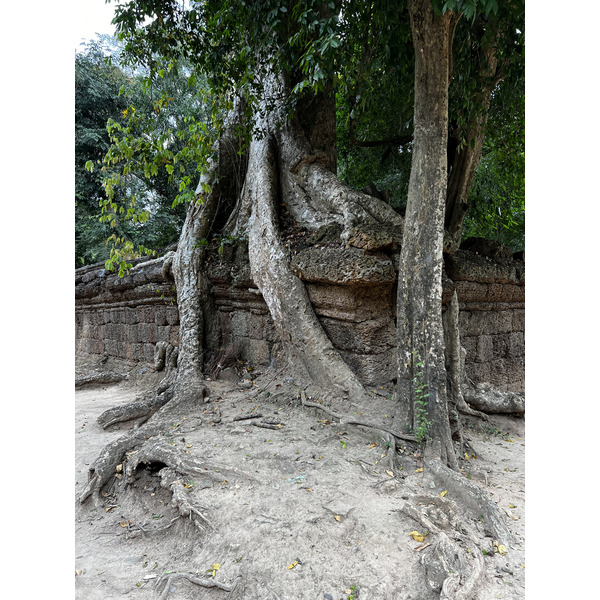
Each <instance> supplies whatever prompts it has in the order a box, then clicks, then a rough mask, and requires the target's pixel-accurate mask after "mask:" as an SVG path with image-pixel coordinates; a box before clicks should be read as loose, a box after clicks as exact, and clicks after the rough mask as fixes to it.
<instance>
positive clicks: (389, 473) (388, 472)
mask: <svg viewBox="0 0 600 600" xmlns="http://www.w3.org/2000/svg"><path fill="white" fill-rule="evenodd" d="M386 473H387V474H388V475H389V476H390V477H393V476H394V472H393V471H387V470H386Z"/></svg>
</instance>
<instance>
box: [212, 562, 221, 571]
mask: <svg viewBox="0 0 600 600" xmlns="http://www.w3.org/2000/svg"><path fill="white" fill-rule="evenodd" d="M212 568H213V569H214V570H215V571H218V570H219V569H220V568H221V565H220V564H219V563H213V566H212Z"/></svg>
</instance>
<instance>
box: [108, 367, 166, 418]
mask: <svg viewBox="0 0 600 600" xmlns="http://www.w3.org/2000/svg"><path fill="white" fill-rule="evenodd" d="M172 384H173V374H169V375H168V376H167V377H165V378H164V379H163V380H162V381H161V382H160V383H159V385H158V388H157V389H156V391H155V392H153V394H152V395H151V396H149V397H148V396H142V397H141V398H138V399H137V400H135V401H133V402H131V403H130V404H126V405H125V406H115V407H113V408H109V409H108V410H105V411H104V412H103V413H102V414H101V415H100V416H99V417H98V424H99V425H100V426H101V427H102V428H104V429H107V428H108V427H110V426H111V425H115V424H117V423H124V422H126V421H133V420H134V419H145V420H148V419H149V418H150V417H151V416H152V415H153V414H154V413H155V412H156V411H158V409H159V408H161V407H163V406H164V405H165V404H167V402H168V401H169V400H170V399H171V398H172V397H173V390H172V389H171V388H172Z"/></svg>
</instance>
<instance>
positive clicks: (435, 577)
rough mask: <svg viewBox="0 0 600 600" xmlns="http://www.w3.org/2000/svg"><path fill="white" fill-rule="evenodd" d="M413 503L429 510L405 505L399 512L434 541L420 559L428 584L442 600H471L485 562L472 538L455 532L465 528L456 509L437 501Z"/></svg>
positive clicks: (434, 498) (436, 498) (423, 500)
mask: <svg viewBox="0 0 600 600" xmlns="http://www.w3.org/2000/svg"><path fill="white" fill-rule="evenodd" d="M413 501H414V502H415V503H416V502H417V501H418V503H419V504H420V505H421V506H423V505H427V504H428V505H429V506H426V507H425V508H424V509H422V510H423V512H422V511H420V510H418V509H417V508H416V507H415V506H414V505H412V504H409V503H408V502H406V503H405V504H404V506H403V507H402V511H403V512H404V513H405V514H407V515H408V516H409V517H411V518H413V519H415V520H416V521H417V522H418V523H420V524H421V525H422V526H423V527H424V528H425V529H426V530H427V531H428V532H429V533H430V534H432V535H433V536H434V537H435V541H434V542H433V543H432V548H431V550H430V551H428V552H426V553H424V554H423V555H422V559H421V562H422V564H423V566H424V567H425V575H426V580H427V584H428V585H429V587H430V588H431V589H432V590H433V591H435V592H438V593H440V598H441V599H442V600H470V598H472V597H473V595H474V593H475V590H476V588H477V586H478V585H479V584H480V583H481V581H482V580H483V578H484V576H485V570H484V562H483V555H482V553H481V551H480V550H479V548H478V546H477V543H476V541H475V539H474V537H473V536H472V535H471V534H469V533H466V534H464V533H459V532H458V531H457V530H458V528H459V526H460V528H461V529H463V530H465V528H466V524H465V523H461V522H460V517H459V516H458V514H459V509H458V506H457V505H456V504H455V503H454V502H452V501H451V500H446V499H445V498H439V497H431V498H424V497H414V498H413Z"/></svg>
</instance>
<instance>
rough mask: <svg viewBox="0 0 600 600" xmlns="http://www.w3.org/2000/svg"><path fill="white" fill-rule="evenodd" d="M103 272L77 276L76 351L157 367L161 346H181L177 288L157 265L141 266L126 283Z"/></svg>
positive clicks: (87, 270)
mask: <svg viewBox="0 0 600 600" xmlns="http://www.w3.org/2000/svg"><path fill="white" fill-rule="evenodd" d="M102 267H103V265H93V266H90V267H83V268H81V269H77V270H76V271H75V348H76V351H77V352H78V353H82V354H91V355H95V354H100V355H102V354H106V355H108V356H111V357H116V358H121V359H127V360H133V361H135V362H140V363H148V364H152V363H153V360H154V348H155V346H156V343H157V342H159V341H164V342H168V343H170V344H172V345H174V346H177V345H178V344H179V312H178V310H177V304H176V293H175V288H174V285H173V282H172V281H165V278H164V276H163V274H162V271H161V266H160V264H156V263H149V264H147V265H146V266H143V265H140V266H136V268H135V269H134V270H132V271H131V273H130V275H127V276H126V277H124V278H122V279H120V278H119V277H117V276H116V275H114V274H109V273H107V272H106V271H105V270H104V269H103V268H102Z"/></svg>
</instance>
